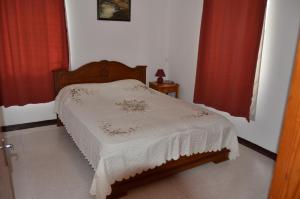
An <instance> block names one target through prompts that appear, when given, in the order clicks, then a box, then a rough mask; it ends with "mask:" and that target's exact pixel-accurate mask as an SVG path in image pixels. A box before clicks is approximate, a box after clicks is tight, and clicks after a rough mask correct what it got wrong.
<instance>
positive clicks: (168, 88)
mask: <svg viewBox="0 0 300 199" xmlns="http://www.w3.org/2000/svg"><path fill="white" fill-rule="evenodd" d="M149 87H150V88H152V89H154V90H157V91H159V92H162V93H165V94H168V93H175V96H176V98H178V89H179V84H176V83H171V84H170V83H161V84H158V83H157V82H149Z"/></svg>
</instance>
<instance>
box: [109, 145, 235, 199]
mask: <svg viewBox="0 0 300 199" xmlns="http://www.w3.org/2000/svg"><path fill="white" fill-rule="evenodd" d="M229 152H230V151H229V150H228V149H223V150H221V151H218V152H208V153H200V154H196V155H192V156H182V157H181V158H179V159H178V160H172V161H169V162H167V163H166V164H164V165H162V166H159V167H156V168H154V169H151V170H148V171H146V172H143V173H141V174H138V175H136V176H135V177H132V178H129V179H128V180H123V181H120V182H116V183H114V184H113V185H112V193H111V195H109V196H108V197H107V198H108V199H116V198H119V197H121V196H124V195H127V192H128V190H130V189H132V188H135V187H137V186H141V185H144V184H146V183H149V182H153V181H156V180H159V179H161V178H164V177H167V176H170V175H173V174H176V173H178V172H180V171H184V170H187V169H189V168H192V167H195V166H199V165H201V164H205V163H207V162H214V163H219V162H222V161H225V160H228V154H229Z"/></svg>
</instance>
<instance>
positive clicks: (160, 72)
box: [155, 69, 166, 77]
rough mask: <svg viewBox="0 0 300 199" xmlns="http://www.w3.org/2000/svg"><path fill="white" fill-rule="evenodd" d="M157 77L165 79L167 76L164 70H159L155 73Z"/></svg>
mask: <svg viewBox="0 0 300 199" xmlns="http://www.w3.org/2000/svg"><path fill="white" fill-rule="evenodd" d="M155 76H156V77H165V76H166V75H165V72H164V70H163V69H158V70H157V71H156V73H155Z"/></svg>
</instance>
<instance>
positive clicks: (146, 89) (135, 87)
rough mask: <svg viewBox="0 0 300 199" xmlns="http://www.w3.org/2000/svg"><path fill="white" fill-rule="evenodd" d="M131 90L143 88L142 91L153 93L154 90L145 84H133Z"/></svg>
mask: <svg viewBox="0 0 300 199" xmlns="http://www.w3.org/2000/svg"><path fill="white" fill-rule="evenodd" d="M132 90H133V91H139V90H144V91H149V92H150V93H151V94H155V92H154V91H153V90H152V89H150V88H149V87H148V86H146V85H140V84H138V85H135V86H134V87H133V88H132Z"/></svg>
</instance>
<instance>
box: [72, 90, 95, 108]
mask: <svg viewBox="0 0 300 199" xmlns="http://www.w3.org/2000/svg"><path fill="white" fill-rule="evenodd" d="M92 93H93V91H90V90H88V89H86V88H72V89H71V90H70V94H71V98H72V100H73V101H74V102H76V103H77V104H79V103H82V96H84V95H91V94H92Z"/></svg>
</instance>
